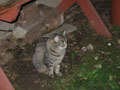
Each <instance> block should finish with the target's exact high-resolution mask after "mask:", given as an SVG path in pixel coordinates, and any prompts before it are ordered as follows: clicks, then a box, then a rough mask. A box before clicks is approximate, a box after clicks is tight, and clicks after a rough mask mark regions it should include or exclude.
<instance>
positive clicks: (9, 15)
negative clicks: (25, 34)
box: [0, 7, 20, 22]
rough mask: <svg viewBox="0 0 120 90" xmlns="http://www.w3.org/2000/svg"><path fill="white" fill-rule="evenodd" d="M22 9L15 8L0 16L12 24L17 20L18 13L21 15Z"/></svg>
mask: <svg viewBox="0 0 120 90" xmlns="http://www.w3.org/2000/svg"><path fill="white" fill-rule="evenodd" d="M19 10H20V7H15V8H13V9H11V10H10V11H8V12H6V13H4V14H2V15H0V19H1V20H4V21H7V22H12V21H14V20H15V19H16V17H17V15H18V13H19Z"/></svg>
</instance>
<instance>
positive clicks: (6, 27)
mask: <svg viewBox="0 0 120 90" xmlns="http://www.w3.org/2000/svg"><path fill="white" fill-rule="evenodd" d="M14 27H15V25H14V23H13V24H11V23H7V22H4V21H0V30H3V31H4V30H13V29H14Z"/></svg>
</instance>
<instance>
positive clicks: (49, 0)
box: [36, 0, 62, 8]
mask: <svg viewBox="0 0 120 90" xmlns="http://www.w3.org/2000/svg"><path fill="white" fill-rule="evenodd" d="M61 1H62V0H36V4H44V5H47V6H50V7H54V8H56V7H57V6H58V5H59V4H60V2H61Z"/></svg>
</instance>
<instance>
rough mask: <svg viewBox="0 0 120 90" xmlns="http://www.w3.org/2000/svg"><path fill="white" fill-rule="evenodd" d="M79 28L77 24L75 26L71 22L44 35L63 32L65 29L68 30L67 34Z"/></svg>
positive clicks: (48, 35)
mask: <svg viewBox="0 0 120 90" xmlns="http://www.w3.org/2000/svg"><path fill="white" fill-rule="evenodd" d="M75 30H77V27H76V26H73V25H71V24H63V25H62V26H61V27H59V28H57V29H55V30H53V31H52V32H50V33H48V34H45V35H43V37H50V36H51V35H53V34H55V33H61V32H63V31H66V34H69V33H71V32H73V31H75Z"/></svg>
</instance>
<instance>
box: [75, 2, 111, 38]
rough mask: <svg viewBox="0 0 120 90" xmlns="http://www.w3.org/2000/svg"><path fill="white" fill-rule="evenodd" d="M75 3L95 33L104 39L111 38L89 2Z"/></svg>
mask: <svg viewBox="0 0 120 90" xmlns="http://www.w3.org/2000/svg"><path fill="white" fill-rule="evenodd" d="M77 2H78V4H79V5H80V7H81V8H82V10H83V12H84V14H85V15H86V16H87V18H88V20H89V21H90V23H91V24H92V26H93V28H94V29H95V30H96V33H97V34H100V35H104V36H106V37H111V34H110V32H109V31H108V29H107V27H106V26H105V24H104V23H103V21H102V20H101V18H100V16H99V15H98V13H97V12H96V10H95V8H94V7H93V5H92V3H91V2H90V0H77Z"/></svg>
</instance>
